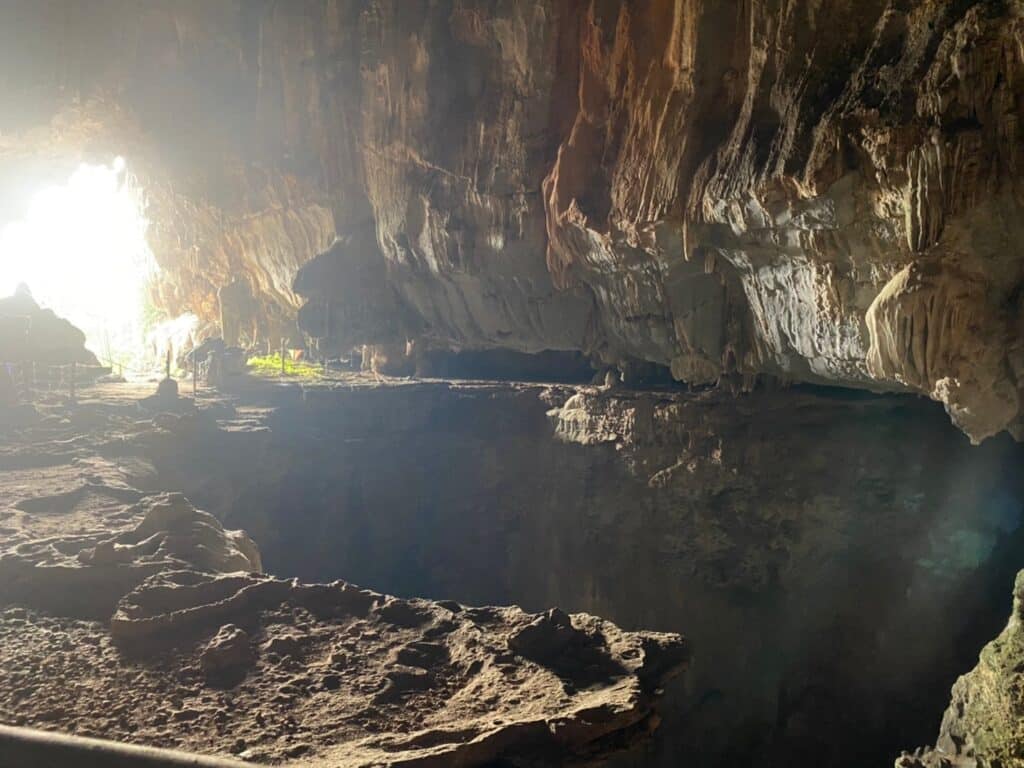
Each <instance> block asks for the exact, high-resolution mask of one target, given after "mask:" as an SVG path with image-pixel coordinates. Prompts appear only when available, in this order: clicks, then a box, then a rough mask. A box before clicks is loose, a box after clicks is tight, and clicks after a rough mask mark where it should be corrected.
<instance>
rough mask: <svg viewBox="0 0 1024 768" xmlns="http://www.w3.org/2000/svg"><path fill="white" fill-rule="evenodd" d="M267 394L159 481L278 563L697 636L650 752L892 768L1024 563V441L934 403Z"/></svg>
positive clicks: (667, 759)
mask: <svg viewBox="0 0 1024 768" xmlns="http://www.w3.org/2000/svg"><path fill="white" fill-rule="evenodd" d="M267 397H268V399H267V401H266V403H265V405H266V406H270V407H272V408H273V409H274V411H273V413H272V414H271V415H269V416H268V417H267V421H266V426H268V427H269V430H266V431H253V430H251V429H249V430H243V431H227V432H215V433H211V432H210V431H208V430H195V429H193V428H191V427H187V426H183V427H182V428H181V430H179V431H178V432H177V433H172V434H166V435H164V436H163V437H161V438H159V439H154V442H153V443H152V444H151V445H148V446H146V447H145V448H144V451H143V452H144V454H145V455H147V456H148V457H149V458H150V459H151V461H152V463H153V465H154V467H156V469H157V471H158V473H159V477H160V482H161V483H162V484H165V485H167V486H168V487H177V488H182V489H183V490H185V491H186V493H187V494H188V496H189V498H190V499H192V500H193V501H194V503H196V504H198V505H200V506H202V507H203V508H204V509H208V510H210V511H213V512H215V513H216V514H217V515H218V516H219V517H221V518H222V519H223V520H224V521H225V523H226V524H227V525H229V526H236V527H243V528H244V529H245V530H247V531H249V532H250V533H251V534H252V535H253V537H254V538H255V539H256V540H258V541H259V542H260V546H261V551H262V552H263V555H264V564H265V567H267V568H268V570H270V571H271V572H273V573H280V574H288V575H297V576H300V577H301V578H303V579H306V580H330V579H334V578H338V577H343V578H345V579H349V580H352V581H354V582H356V583H363V584H373V585H379V588H381V589H387V590H388V591H390V592H393V593H396V594H399V595H424V596H429V597H435V598H441V597H445V598H449V599H456V600H460V601H463V602H465V603H467V604H481V603H516V604H520V605H523V606H525V607H527V608H528V609H530V610H533V609H541V608H543V607H546V606H550V605H559V606H561V607H562V608H564V609H566V610H586V611H593V612H597V613H599V614H600V615H603V616H607V617H609V618H610V619H612V620H614V621H616V622H617V623H618V624H620V625H621V626H624V627H628V628H631V627H647V628H652V629H657V630H665V631H678V632H682V633H684V634H685V635H686V636H687V638H688V640H689V642H690V644H691V647H692V650H693V658H692V663H691V666H690V668H689V670H688V672H687V676H686V687H685V690H677V691H673V692H672V695H671V696H670V699H671V701H672V704H671V705H669V706H668V707H667V708H666V710H665V717H666V721H665V723H664V724H663V727H662V729H661V730H660V732H659V736H658V738H657V740H656V741H655V742H654V744H653V746H651V748H650V751H648V752H646V753H645V754H643V755H641V756H640V757H638V758H637V760H638V761H639V762H638V763H637V764H640V765H665V766H670V765H671V766H674V765H677V764H678V762H679V755H686V756H687V760H689V761H690V762H692V763H693V764H696V765H722V766H725V765H749V764H752V763H755V762H756V763H757V764H763V765H812V764H813V765H882V764H887V763H891V761H892V759H893V758H895V756H896V755H897V754H898V753H899V751H900V750H901V749H902V748H905V747H910V746H913V745H915V744H924V743H932V742H933V740H934V736H935V732H936V730H937V728H938V724H939V721H940V719H941V716H942V708H943V707H944V705H945V702H947V701H948V698H949V694H948V692H949V688H950V686H951V685H952V684H953V682H954V680H955V679H956V677H957V675H959V674H961V673H963V672H965V671H967V670H968V669H970V667H971V666H972V665H973V664H974V662H975V660H976V657H977V652H978V648H980V647H981V646H982V645H983V644H984V643H985V642H987V641H988V640H989V639H990V638H991V637H993V636H994V635H995V634H996V633H997V632H998V630H999V628H1000V627H1001V626H1002V624H1003V623H1004V621H1005V611H1006V606H1005V602H1006V593H1007V589H1008V587H1009V585H1010V584H1012V581H1013V576H1014V574H1015V572H1016V571H1017V570H1018V569H1019V567H1020V561H1019V552H1020V547H1021V545H1022V542H1024V539H1022V537H1024V527H1022V526H1021V522H1022V514H1024V485H1022V483H1024V478H1022V477H1021V475H1020V472H1019V468H1020V466H1021V462H1022V460H1024V455H1022V453H1021V448H1020V446H1019V445H1016V444H1014V443H1013V442H1012V441H1011V440H1010V439H1009V438H1008V437H1007V436H1005V435H1003V436H1001V437H1000V438H997V439H993V440H991V441H987V442H986V443H985V444H984V445H982V446H980V447H972V446H971V445H970V444H969V441H968V439H967V438H966V437H964V436H963V435H961V434H960V433H958V432H957V431H956V430H955V429H954V428H953V427H951V426H950V425H949V423H948V421H947V420H946V418H945V417H944V415H943V414H942V412H941V410H940V408H939V407H938V406H936V405H934V404H930V403H927V402H925V401H922V400H914V399H911V398H905V397H891V396H889V397H878V396H873V395H859V394H858V393H856V392H849V391H846V392H843V391H830V390H825V389H822V390H819V391H802V390H798V391H784V392H765V391H762V392H758V393H755V394H752V395H746V396H742V397H739V398H733V397H729V396H725V395H724V394H722V393H704V394H701V395H692V394H690V395H688V394H680V393H675V394H668V393H662V394H651V393H647V394H636V393H629V392H616V391H608V390H599V389H597V388H583V389H578V388H574V387H542V386H508V385H474V386H469V385H454V386H449V385H445V384H441V383H408V384H402V385H387V386H378V387H363V388H360V387H356V388H355V389H349V388H337V389H328V388H322V387H315V388H310V389H308V390H307V391H306V392H305V394H302V393H300V392H298V391H296V390H294V389H290V390H277V389H274V390H273V391H271V392H270V393H269V394H268V395H267ZM247 400H248V401H249V402H251V401H252V395H251V393H250V394H249V395H247ZM809 435H813V436H814V439H813V440H811V439H808V436H809ZM213 457H216V460H215V461H214V460H213ZM254 467H258V468H259V472H258V473H254V472H253V468H254Z"/></svg>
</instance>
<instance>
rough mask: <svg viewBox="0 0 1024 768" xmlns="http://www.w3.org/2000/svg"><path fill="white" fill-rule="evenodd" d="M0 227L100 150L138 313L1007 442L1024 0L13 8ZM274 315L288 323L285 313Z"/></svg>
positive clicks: (1, 88)
mask: <svg viewBox="0 0 1024 768" xmlns="http://www.w3.org/2000/svg"><path fill="white" fill-rule="evenodd" d="M4 12H5V18H7V19H10V23H5V24H4V26H3V28H2V29H0V72H2V73H3V74H2V75H0V97H2V103H3V105H4V106H3V108H2V109H0V201H2V202H0V216H2V217H6V218H10V217H12V216H15V215H17V208H18V202H17V201H18V199H19V195H20V194H21V193H20V191H19V190H21V189H23V187H24V183H25V182H24V180H25V179H26V178H27V177H30V176H31V177H32V178H41V177H42V178H47V177H49V176H53V175H57V174H59V173H60V172H61V169H62V168H63V167H64V165H63V164H66V163H68V162H71V161H72V160H79V159H83V158H86V159H87V158H91V157H109V156H112V155H114V154H120V155H124V156H125V157H127V158H128V159H129V163H130V169H131V171H132V173H133V177H134V178H135V179H136V180H137V182H138V184H139V185H140V187H141V188H142V189H144V190H145V192H146V197H147V203H148V207H147V216H148V218H149V219H150V221H151V228H150V234H149V237H150V242H151V245H152V248H153V251H154V254H155V255H156V258H157V260H158V262H159V263H160V265H161V267H162V270H163V271H162V273H161V275H162V276H161V280H160V282H159V284H158V285H156V286H154V289H153V290H154V295H155V301H156V303H157V305H158V306H160V307H161V308H162V309H163V310H164V311H166V312H167V313H168V314H177V313H181V312H185V311H191V312H195V313H196V314H197V315H199V317H200V318H201V320H203V321H204V322H205V323H206V326H207V328H208V329H210V332H211V333H212V332H214V330H215V328H216V325H217V323H218V322H219V321H220V309H219V299H218V294H219V292H221V291H222V290H223V289H224V288H225V287H226V286H239V285H242V286H244V290H245V291H246V292H247V294H248V295H251V297H252V303H253V305H254V306H255V307H256V311H255V312H254V313H253V314H254V320H253V329H252V335H253V336H258V335H263V336H265V337H266V338H275V337H277V336H280V335H286V334H290V335H294V336H299V335H300V332H301V333H304V334H306V335H307V336H309V337H319V340H320V343H321V344H322V346H323V347H324V348H329V347H332V346H333V347H335V348H338V349H342V348H344V347H345V346H354V345H357V344H370V345H388V344H404V343H405V341H406V340H408V339H415V340H417V341H418V342H419V343H420V344H421V345H422V346H423V347H427V348H449V349H488V348H506V349H514V350H518V351H522V352H538V351H541V350H546V349H552V350H581V351H584V352H586V353H587V354H590V355H592V356H593V357H594V359H595V360H597V361H599V362H601V363H605V364H609V365H619V366H622V365H628V364H630V363H632V362H647V363H655V364H657V365H660V366H664V367H666V368H668V369H670V370H671V372H672V375H673V376H674V377H675V378H676V379H678V380H681V381H686V382H689V383H692V384H708V383H713V382H716V381H720V380H721V379H722V378H723V377H726V378H728V379H735V380H736V381H738V382H749V381H750V380H752V379H753V378H754V377H757V376H759V375H767V376H771V377H775V378H778V379H780V380H784V381H797V382H800V381H803V382H815V383H825V384H839V385H843V386H851V387H860V388H865V389H871V390H890V391H910V392H916V393H920V394H923V395H927V396H929V397H931V398H933V399H935V400H938V401H940V402H942V403H943V404H944V405H945V407H946V409H947V411H948V412H949V414H950V416H951V418H952V420H953V421H954V423H956V424H957V425H958V426H959V427H960V428H961V429H963V430H964V431H965V432H966V433H968V435H970V436H971V437H972V438H973V439H975V440H980V439H983V438H985V437H987V436H990V435H993V434H996V433H998V432H1001V431H1003V430H1010V431H1011V432H1013V433H1014V434H1016V435H1017V436H1018V437H1019V436H1021V434H1022V427H1024V422H1022V407H1021V402H1022V391H1024V341H1022V339H1024V298H1022V297H1024V291H1022V287H1024V256H1022V252H1021V247H1020V243H1021V240H1022V235H1024V232H1022V225H1021V220H1022V217H1021V215H1020V214H1021V208H1022V201H1024V195H1022V193H1024V189H1022V183H1021V178H1022V176H1021V163H1022V162H1024V155H1022V152H1021V149H1022V129H1021V125H1020V114H1021V107H1020V103H1021V98H1022V97H1024V3H1022V2H1017V1H1014V0H1006V1H1005V2H925V1H924V0H921V1H919V2H913V1H911V0H907V1H905V2H888V1H882V0H858V1H856V2H855V1H854V0H814V1H810V0H808V1H806V2H768V1H767V0H743V1H740V0H722V1H721V2H701V1H700V0H676V1H675V2H667V1H664V0H651V2H644V3H614V2H611V3H609V2H603V1H601V0H589V1H585V0H543V1H528V2H518V1H517V2H512V1H511V0H505V1H502V0H490V1H484V0H472V1H471V0H448V1H447V2H442V1H440V0H437V1H435V2H419V1H416V2H406V1H403V0H392V1H390V2H389V1H387V0H359V1H355V0H327V1H324V0H318V1H316V2H314V1H313V0H297V1H293V2H287V3H284V2H269V1H266V0H258V1H256V0H253V1H247V2H241V1H239V0H234V1H230V0H224V1H223V2H214V3H210V2H200V1H199V0H188V1H183V0H152V2H147V3H137V2H134V1H131V0H97V2H91V3H80V2H78V1H77V0H45V1H41V0H8V2H7V3H6V4H5V11H4ZM297 324H298V326H300V327H297Z"/></svg>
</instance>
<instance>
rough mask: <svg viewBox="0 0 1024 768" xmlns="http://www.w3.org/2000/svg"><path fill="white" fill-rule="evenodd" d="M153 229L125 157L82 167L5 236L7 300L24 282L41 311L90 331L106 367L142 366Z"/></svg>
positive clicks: (36, 201)
mask: <svg viewBox="0 0 1024 768" xmlns="http://www.w3.org/2000/svg"><path fill="white" fill-rule="evenodd" d="M147 225H148V222H147V221H146V219H145V217H144V216H143V213H142V200H141V198H140V195H139V193H138V190H136V189H134V188H133V187H132V185H130V184H128V183H126V179H125V161H124V159H123V158H120V157H118V158H116V159H115V160H114V161H113V162H112V163H111V164H110V165H88V164H83V165H81V166H80V167H79V168H78V169H77V170H76V171H75V172H74V173H72V174H71V177H70V178H69V179H68V181H67V183H66V184H64V185H61V186H55V187H51V188H48V189H45V190H43V191H41V192H39V193H38V194H37V195H36V196H35V197H34V198H33V199H32V200H31V203H30V205H29V209H28V213H27V214H26V216H25V218H24V219H22V220H20V221H16V222H13V223H11V224H8V225H7V226H6V227H5V228H4V229H3V230H2V231H0V296H7V295H10V294H12V293H13V292H14V290H15V289H16V288H17V286H18V285H19V284H21V283H24V284H25V285H27V286H28V288H29V290H30V291H31V292H32V296H33V298H35V300H36V301H37V302H38V303H39V304H40V305H41V306H43V307H47V308H49V309H52V310H53V311H54V312H56V313H57V314H58V315H60V316H61V317H64V318H66V319H67V320H70V321H71V322H72V323H74V324H75V325H77V326H78V327H79V328H81V329H82V331H84V332H85V335H86V346H87V347H88V348H89V349H90V350H91V351H92V352H93V353H94V354H95V355H96V356H97V357H98V358H99V359H100V361H101V363H102V364H104V365H117V366H131V365H139V364H142V362H143V357H144V355H145V352H144V350H145V349H146V344H145V335H146V327H145V325H146V320H145V318H146V308H147V303H148V302H147V291H146V286H147V284H148V283H149V282H150V281H151V280H152V279H153V277H154V276H155V275H156V269H157V267H156V262H155V260H154V258H153V254H152V252H151V251H150V249H149V246H148V245H147V244H146V228H147Z"/></svg>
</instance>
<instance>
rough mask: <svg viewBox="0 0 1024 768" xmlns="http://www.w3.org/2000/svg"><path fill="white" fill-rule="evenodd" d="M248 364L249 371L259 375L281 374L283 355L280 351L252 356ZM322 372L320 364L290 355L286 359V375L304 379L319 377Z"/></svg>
mask: <svg viewBox="0 0 1024 768" xmlns="http://www.w3.org/2000/svg"><path fill="white" fill-rule="evenodd" d="M248 365H249V372H250V373H252V374H255V375H257V376H280V375H281V355H280V354H278V353H275V354H273V355H261V356H259V357H250V358H249V363H248ZM321 373H322V371H321V369H320V366H318V365H313V364H312V363H309V362H307V361H305V360H292V359H291V358H290V357H288V356H286V357H285V359H284V375H285V376H298V377H299V378H303V379H319V378H320V376H321Z"/></svg>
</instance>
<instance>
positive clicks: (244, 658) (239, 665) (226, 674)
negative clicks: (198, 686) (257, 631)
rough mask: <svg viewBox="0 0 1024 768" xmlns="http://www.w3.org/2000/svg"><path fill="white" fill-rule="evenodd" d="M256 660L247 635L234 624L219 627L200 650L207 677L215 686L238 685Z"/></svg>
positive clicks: (202, 665)
mask: <svg viewBox="0 0 1024 768" xmlns="http://www.w3.org/2000/svg"><path fill="white" fill-rule="evenodd" d="M255 663H256V654H255V653H254V652H253V650H252V646H251V645H250V644H249V635H248V634H247V633H246V632H245V630H243V629H241V628H239V627H236V626H235V625H234V624H225V625H224V626H223V627H221V628H220V629H219V630H218V631H217V634H216V635H214V636H213V637H212V638H211V639H210V642H208V643H207V644H206V647H205V648H203V650H202V652H201V653H200V654H199V666H200V668H201V669H202V670H203V674H204V675H205V676H206V681H207V682H208V683H210V684H211V685H215V686H225V687H228V686H232V685H237V684H238V683H239V682H241V680H242V678H244V677H245V675H246V673H247V672H248V671H249V670H250V669H251V668H252V666H253V665H254V664H255Z"/></svg>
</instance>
